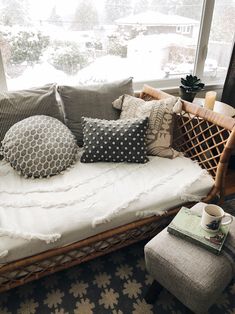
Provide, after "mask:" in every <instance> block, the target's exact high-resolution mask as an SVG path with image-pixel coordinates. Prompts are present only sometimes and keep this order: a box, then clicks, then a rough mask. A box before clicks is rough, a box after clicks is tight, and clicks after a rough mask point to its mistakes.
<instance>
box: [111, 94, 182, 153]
mask: <svg viewBox="0 0 235 314" xmlns="http://www.w3.org/2000/svg"><path fill="white" fill-rule="evenodd" d="M180 105H181V103H179V101H178V99H177V98H175V97H169V98H166V99H162V100H151V101H144V100H143V99H140V98H136V97H133V96H130V95H123V96H121V97H119V98H118V99H116V100H115V101H114V102H113V107H114V108H116V109H120V110H121V111H122V112H121V115H120V119H130V118H143V117H148V118H149V127H148V130H147V152H148V154H149V155H154V156H160V157H166V158H175V157H177V156H179V154H180V153H179V152H177V151H176V150H174V149H173V148H172V147H171V145H172V137H173V136H172V135H173V113H174V112H175V111H177V112H179V111H180V110H181V106H180Z"/></svg>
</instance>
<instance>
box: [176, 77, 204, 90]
mask: <svg viewBox="0 0 235 314" xmlns="http://www.w3.org/2000/svg"><path fill="white" fill-rule="evenodd" d="M204 86H205V84H203V83H201V80H200V79H199V78H198V77H197V76H192V75H191V74H190V75H186V78H181V86H180V88H182V89H184V91H185V92H186V93H192V92H193V93H197V92H199V91H200V90H202V89H203V87H204Z"/></svg>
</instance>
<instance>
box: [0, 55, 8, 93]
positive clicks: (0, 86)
mask: <svg viewBox="0 0 235 314" xmlns="http://www.w3.org/2000/svg"><path fill="white" fill-rule="evenodd" d="M6 90H7V82H6V75H5V71H4V66H3V60H2V53H1V49H0V91H6Z"/></svg>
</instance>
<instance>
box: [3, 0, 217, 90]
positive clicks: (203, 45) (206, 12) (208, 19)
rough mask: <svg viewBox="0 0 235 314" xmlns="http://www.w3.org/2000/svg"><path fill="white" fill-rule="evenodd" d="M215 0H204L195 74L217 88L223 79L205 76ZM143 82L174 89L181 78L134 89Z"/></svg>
mask: <svg viewBox="0 0 235 314" xmlns="http://www.w3.org/2000/svg"><path fill="white" fill-rule="evenodd" d="M214 5H215V0H203V4H202V14H201V20H200V28H199V35H198V42H197V49H196V55H195V61H194V69H193V73H192V74H193V75H197V76H198V77H200V78H202V79H203V80H204V81H205V83H206V85H207V86H211V87H212V86H216V87H217V88H218V87H219V88H221V87H222V85H223V82H221V80H218V81H213V82H210V80H209V78H205V79H204V78H203V72H204V67H205V61H206V57H207V51H208V43H209V37H210V30H211V24H212V18H213V12H214ZM143 83H145V84H149V85H151V86H153V87H160V88H163V89H167V90H169V89H171V90H174V89H175V88H177V87H178V86H179V84H180V78H179V77H178V78H175V79H174V78H172V79H168V78H165V79H156V80H151V81H144V82H143V81H138V82H137V81H134V89H135V90H141V88H142V86H143ZM0 90H7V80H6V75H5V71H4V64H3V60H2V54H1V51H0Z"/></svg>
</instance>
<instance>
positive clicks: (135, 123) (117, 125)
mask: <svg viewBox="0 0 235 314" xmlns="http://www.w3.org/2000/svg"><path fill="white" fill-rule="evenodd" d="M82 125H83V141H84V152H83V154H82V157H81V162H95V161H113V162H122V161H126V162H135V163H145V162H147V161H148V158H147V156H146V155H147V147H146V141H145V137H146V131H147V127H148V118H141V119H135V118H134V119H125V120H100V119H92V118H84V117H82Z"/></svg>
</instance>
